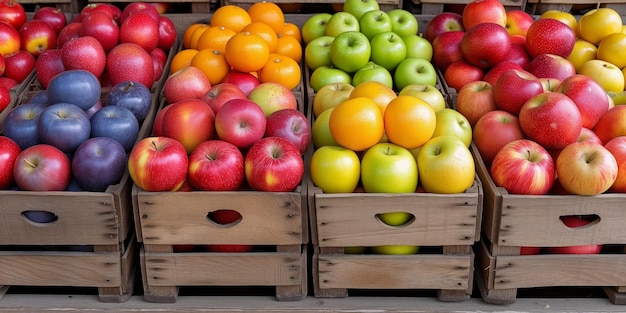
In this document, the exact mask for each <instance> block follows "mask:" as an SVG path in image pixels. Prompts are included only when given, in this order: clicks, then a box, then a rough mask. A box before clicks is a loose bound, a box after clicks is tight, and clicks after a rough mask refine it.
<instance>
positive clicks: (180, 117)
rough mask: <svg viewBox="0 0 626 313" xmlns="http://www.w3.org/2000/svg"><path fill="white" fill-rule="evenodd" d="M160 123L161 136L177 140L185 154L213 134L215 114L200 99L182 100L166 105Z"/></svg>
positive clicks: (210, 137)
mask: <svg viewBox="0 0 626 313" xmlns="http://www.w3.org/2000/svg"><path fill="white" fill-rule="evenodd" d="M161 123H162V126H161V129H162V131H163V136H165V137H170V138H174V139H176V140H178V142H180V143H182V144H183V146H184V147H185V150H186V151H187V154H189V153H191V151H193V149H195V148H196V146H197V145H199V144H200V143H201V142H204V141H207V140H209V139H212V138H213V135H214V134H215V114H214V113H213V110H211V108H210V107H209V106H208V105H207V104H206V103H205V102H204V101H202V100H200V99H184V100H180V101H177V102H174V103H172V104H170V105H168V109H167V111H165V112H164V114H163V120H162V121H161Z"/></svg>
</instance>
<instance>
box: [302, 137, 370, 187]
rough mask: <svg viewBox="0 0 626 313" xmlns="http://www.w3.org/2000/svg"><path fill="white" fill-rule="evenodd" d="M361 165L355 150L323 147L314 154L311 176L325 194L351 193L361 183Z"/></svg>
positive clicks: (310, 170)
mask: <svg viewBox="0 0 626 313" xmlns="http://www.w3.org/2000/svg"><path fill="white" fill-rule="evenodd" d="M360 171H361V165H360V161H359V156H358V155H357V154H356V152H354V151H353V150H350V149H347V148H344V147H339V146H323V147H319V148H318V149H316V150H315V152H313V155H312V156H311V164H310V169H309V174H310V175H311V180H312V181H313V184H314V185H315V186H316V187H318V188H320V189H321V190H322V192H324V193H351V192H353V191H354V189H356V186H357V184H358V183H359V175H360Z"/></svg>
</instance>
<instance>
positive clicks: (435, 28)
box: [424, 12, 465, 43]
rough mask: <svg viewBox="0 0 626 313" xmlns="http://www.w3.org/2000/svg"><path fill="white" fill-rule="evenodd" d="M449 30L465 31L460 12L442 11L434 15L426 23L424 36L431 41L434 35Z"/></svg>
mask: <svg viewBox="0 0 626 313" xmlns="http://www.w3.org/2000/svg"><path fill="white" fill-rule="evenodd" d="M449 31H465V28H464V27H463V17H462V16H461V14H458V13H454V12H443V13H439V14H437V15H435V16H434V17H433V18H432V19H431V20H430V21H429V22H428V24H426V29H425V30H424V38H426V40H428V41H430V42H431V43H432V42H433V40H435V37H437V36H439V35H440V34H442V33H445V32H449Z"/></svg>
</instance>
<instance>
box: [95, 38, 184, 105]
mask: <svg viewBox="0 0 626 313" xmlns="http://www.w3.org/2000/svg"><path fill="white" fill-rule="evenodd" d="M106 70H107V73H108V77H109V80H110V82H111V85H115V84H117V83H120V82H123V81H127V80H134V81H137V82H140V83H142V84H143V85H144V86H146V87H148V88H152V84H153V83H154V63H153V61H152V57H151V56H150V54H149V53H148V52H147V51H146V50H145V49H143V48H142V47H140V46H138V45H136V44H134V43H119V44H118V45H116V46H115V47H114V48H113V49H111V51H109V54H108V55H107V57H106ZM170 103H173V102H170Z"/></svg>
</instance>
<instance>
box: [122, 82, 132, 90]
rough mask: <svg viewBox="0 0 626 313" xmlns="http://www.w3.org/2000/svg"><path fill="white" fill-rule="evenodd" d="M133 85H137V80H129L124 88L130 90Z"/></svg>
mask: <svg viewBox="0 0 626 313" xmlns="http://www.w3.org/2000/svg"><path fill="white" fill-rule="evenodd" d="M133 86H135V82H133V81H129V82H128V83H127V84H126V85H125V86H124V90H130V88H132V87H133Z"/></svg>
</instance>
